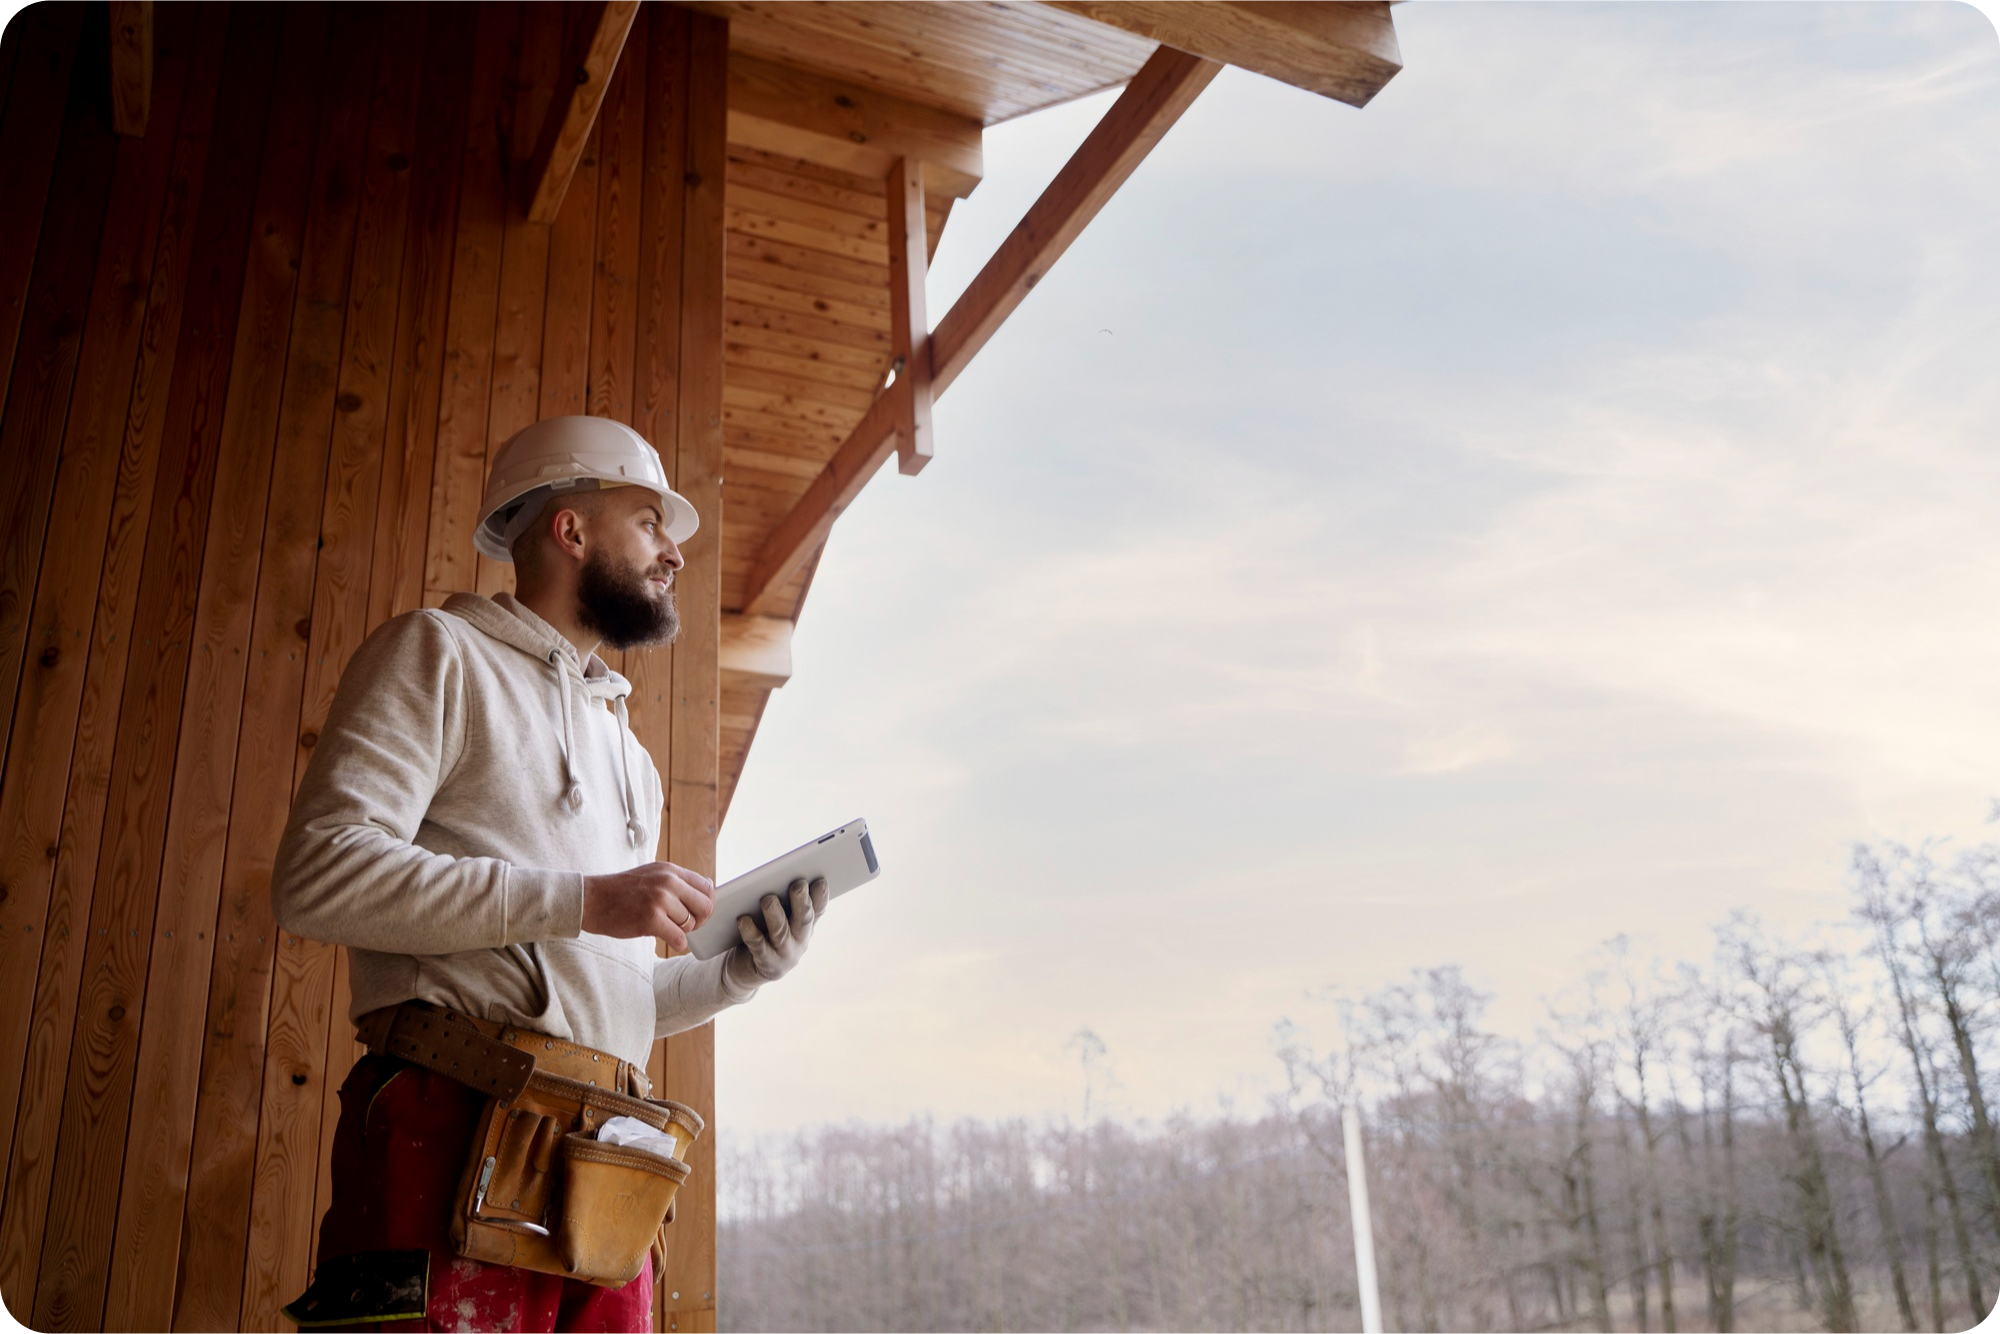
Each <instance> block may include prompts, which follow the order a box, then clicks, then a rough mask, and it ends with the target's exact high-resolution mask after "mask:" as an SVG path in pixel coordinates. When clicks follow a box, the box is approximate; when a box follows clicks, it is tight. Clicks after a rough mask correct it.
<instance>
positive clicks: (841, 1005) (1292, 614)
mask: <svg viewBox="0 0 2000 1334" xmlns="http://www.w3.org/2000/svg"><path fill="white" fill-rule="evenodd" d="M1396 25H1397V29H1398V35H1399V40H1400V42H1401V45H1402V51H1403V59H1404V65H1405V68H1404V70H1403V72H1402V73H1400V74H1399V75H1397V77H1396V78H1395V79H1394V80H1393V81H1392V82H1391V83H1390V84H1389V86H1388V87H1387V88H1386V89H1385V90H1384V91H1383V92H1382V93H1381V94H1380V95H1379V96H1377V98H1376V99H1375V100H1374V102H1373V103H1371V104H1370V105H1369V106H1368V107H1367V108H1366V109H1364V110H1358V111H1357V110H1356V109H1354V108H1351V107H1347V106H1343V105H1340V104H1337V103H1334V102H1331V101H1328V100H1325V99H1322V98H1319V97H1316V96H1314V95H1312V94H1309V93H1306V92H1303V91H1300V90H1297V89H1294V88H1290V87H1287V86H1284V85H1281V84H1278V83H1275V82H1272V81H1270V80H1267V79H1263V78H1260V77H1258V76H1256V75H1252V74H1248V73H1245V72H1243V71H1240V70H1235V69H1229V70H1225V71H1224V72H1223V73H1222V74H1221V75H1220V76H1219V77H1218V78H1217V79H1216V80H1215V82H1214V83H1213V84H1212V85H1211V86H1210V87H1209V89H1208V90H1207V91H1206V92H1205V93H1203V94H1202V96H1201V98H1200V99H1199V100H1198V101H1197V102H1196V103H1195V105H1194V106H1193V108H1192V109H1191V110H1190V111H1189V112H1188V113H1187V114H1186V115H1185V116H1184V117H1183V118H1182V120H1181V121H1180V123H1179V124H1177V125H1176V126H1175V127H1174V129H1173V130H1172V131H1171V132H1170V133H1169V134H1168V135H1167V137H1166V139H1165V140H1164V142H1163V143H1162V144H1161V145H1160V147H1159V148H1158V149H1157V150H1155V152H1154V153H1153V154H1152V156H1151V157H1150V158H1148V159H1147V161H1146V162H1145V163H1144V164H1143V165H1142V166H1141V168H1140V169H1139V171H1138V172H1137V173H1136V174H1135V175H1134V176H1133V178H1132V179H1131V180H1130V181H1129V182H1128V183H1127V184H1126V185H1125V187H1124V188H1123V189H1122V190H1121V191H1120V192H1119V194H1118V195H1117V196H1116V197H1115V198H1114V199H1113V200H1112V201H1111V203H1110V204H1109V206H1107V207H1106V208H1105V210H1104V211H1103V212H1102V213H1101V214H1100V215H1099V216H1098V218H1097V219H1096V220H1095V221H1094V222H1093V223H1092V224H1091V225H1090V227H1089V229H1088V230H1087V231H1086V232H1085V233H1084V235H1083V236H1082V238H1081V239H1080V240H1079V241H1078V242H1077V243H1076V244H1075V245H1074V246H1073V247H1072V248H1071V250H1070V251H1069V252H1068V253H1067V254H1066V255H1065V256H1064V257H1063V259H1062V260H1061V261H1060V262H1059V263H1058V264H1057V265H1056V267H1055V268H1054V270H1053V271H1052V272H1051V274H1050V275H1049V276H1048V277H1047V278H1046V279H1045V280H1044V281H1043V282H1042V283H1041V284H1040V285H1039V286H1038V287H1037V288H1036V290H1035V291H1034V292H1033V294H1032V295H1031V296H1030V297H1029V298H1028V300H1027V301H1026V302H1025V303H1024V304H1023V305H1022V306H1021V307H1020V309H1019V310H1018V311H1017V312H1016V313H1015V314H1014V316H1013V317H1012V318H1011V319H1010V320H1009V321H1008V323H1007V324H1006V326H1005V327H1004V328H1003V329H1002V330H1001V331H1000V333H999V334H998V336H996V337H995V338H994V340H993V341H992V342H991V344H989V345H988V346H987V348H986V349H985V350H984V351H983V352H982V353H981V354H980V355H979V358H978V359H977V360H976V361H975V362H974V363H973V364H972V367H971V369H970V370H968V371H967V372H966V373H965V375H964V376H963V377H962V378H961V379H960V380H959V381H958V382H957V383H956V384H955V385H954V386H953V387H952V389H951V392H950V393H949V394H948V395H947V396H946V397H945V398H943V399H942V400H940V402H939V404H938V408H937V457H936V459H935V460H934V461H933V462H932V464H931V465H930V467H929V468H928V469H927V470H926V471H925V472H924V473H923V474H922V475H921V476H919V477H916V478H905V477H901V476H898V475H896V473H895V471H894V469H893V468H890V469H889V470H888V471H887V472H886V473H885V474H884V475H882V476H880V477H878V478H876V479H875V481H874V482H873V483H872V484H871V485H870V486H869V487H868V488H867V490H866V491H865V492H864V493H863V494H862V496H861V498H860V499H859V500H858V501H857V502H856V503H855V505H854V506H853V507H852V508H851V509H850V510H849V511H848V512H847V514H846V515H845V516H844V517H843V518H842V519H841V521H840V523H839V525H838V527H837V528H836V529H835V531H834V533H833V536H832V539H831V541H830V543H829V545H828V547H827V550H826V554H825V557H824V560H823V561H822V563H821V565H820V567H819V571H818V574H817V577H816V579H815V581H814V584H813V589H812V593H811V597H810V599H809V601H808V603H807V606H806V609H805V613H804V616H803V618H802V620H801V621H800V623H799V627H798V631H797V637H796V641H795V644H794V672H795V675H794V677H793V679H792V681H791V682H790V683H789V684H788V685H787V686H786V687H785V688H784V689H782V690H780V691H778V692H776V693H775V694H774V695H773V696H772V698H771V702H770V705H769V708H768V710H767V712H766V713H765V716H764V720H763V724H762V727H761V729H760V731H759V733H758V736H757V740H756V743H755V746H754V747H753V749H752V751H751V755H750V759H749V763H748V766H747V767H746V769H745V771H744V774H743V778H742V783H741V786H740V788H739V789H738V792H737V794H736V798H735V802H734V805H733V807H732V809H731V810H730V812H729V816H728V820H727V822H726V824H725V826H724V828H723V831H722V839H721V849H720V862H721V870H722V871H723V872H724V873H725V874H731V873H735V872H738V871H742V870H746V869H748V868H749V867H751V866H753V865H755V864H756V863H758V862H761V861H763V860H765V859H767V858H768V857H771V856H774V855H776V854H777V853H779V852H782V851H783V850H785V849H787V848H789V847H791V846H793V845H794V844H797V843H799V842H801V841H803V840H804V839H805V838H807V837H810V836H812V835H815V834H817V833H819V832H820V831H822V830H824V829H829V828H832V827H833V826H834V825H835V824H837V823H840V822H841V821H844V820H847V819H850V818H852V817H854V816H857V815H859V816H863V817H865V818H866V819H867V820H868V822H869V824H870V826H871V828H872V830H873V831H874V838H875V843H876V846H877V848H878V850H879V852H880V854H881V858H882V863H883V871H882V874H881V876H880V878H879V879H878V880H877V881H875V882H874V883H872V884H870V885H868V886H867V887H866V888H864V889H861V890H858V891H856V892H855V893H853V894H852V895H849V896H848V897H846V898H843V899H841V900H840V901H838V902H837V903H836V904H835V905H834V906H833V909H832V910H831V911H830V912H829V914H828V915H827V917H826V919H825V921H824V922H823V924H822V926H821V929H820V931H819V933H818V935H817V937H816V938H815V940H814V943H813V945H812V948H811V952H810V954H809V956H808V958H807V961H806V963H805V964H804V966H803V967H802V968H801V969H800V970H799V972H797V973H795V974H794V975H792V976H791V977H789V978H787V979H785V980H784V981H783V982H782V983H779V984H777V985H774V986H771V987H769V988H767V989H766V991H765V992H764V993H763V994H762V995H760V996H759V997H758V999H757V1000H756V1001H755V1002H754V1003H752V1004H750V1005H749V1006H746V1007H744V1008H743V1009H742V1010H739V1011H736V1012H732V1013H730V1014H728V1015H726V1016H724V1017H723V1018H722V1019H721V1020H720V1021H719V1025H718V1072H717V1074H718V1103H717V1106H718V1115H719V1120H720V1123H721V1125H722V1126H724V1127H727V1128H729V1133H731V1134H744V1135H751V1134H763V1133H775V1132H784V1131H788V1130H792V1129H796V1128H801V1127H805V1126H811V1125H817V1124H822V1123H826V1122H834V1121H849V1120H859V1121H866V1122H892V1121H900V1120H903V1119H905V1118H908V1117H912V1116H924V1115H928V1116H934V1117H936V1118H938V1119H940V1120H950V1119H953V1118H957V1117H961V1116H979V1117H996V1116H1029V1117H1043V1116H1053V1117H1061V1116H1070V1117H1075V1116H1078V1115H1079V1114H1080V1113H1081V1110H1082V1108H1081V1103H1082V1098H1083V1093H1084V1074H1083V1071H1082V1068H1081V1062H1080V1047H1079V1045H1078V1043H1077V1042H1076V1040H1075V1039H1076V1035H1077V1034H1078V1033H1079V1031H1081V1030H1084V1029H1088V1030H1090V1031H1091V1032H1093V1033H1095V1034H1096V1035H1098V1037H1099V1038H1100V1039H1101V1040H1102V1042H1103V1044H1104V1048H1105V1058H1104V1059H1105V1062H1106V1069H1107V1070H1108V1076H1109V1084H1108V1087H1106V1086H1102V1085H1101V1086H1100V1087H1099V1088H1098V1090H1097V1093H1096V1096H1097V1098H1098V1099H1099V1101H1098V1102H1097V1103H1096V1109H1097V1110H1098V1111H1101V1112H1108V1113H1110V1114H1114V1115H1120V1116H1126V1117H1134V1118H1152V1119H1158V1118H1162V1117H1165V1116H1167V1115H1170V1114H1172V1113H1173V1112H1175V1111H1177V1110H1187V1111H1192V1112H1195V1113H1198V1114H1200V1113H1207V1112H1213V1111H1215V1110H1217V1109H1218V1108H1223V1107H1235V1108H1237V1109H1238V1110H1243V1111H1254V1110H1255V1109H1256V1108H1257V1107H1258V1106H1260V1105H1261V1100H1262V1099H1263V1098H1264V1097H1265V1096H1266V1095H1267V1094H1268V1093H1269V1092H1271V1091H1273V1090H1274V1089H1275V1088H1276V1087H1277V1085H1278V1083H1279V1080H1280V1077H1281V1068H1280V1066H1279V1063H1278V1061H1277V1060H1276V1058H1275V1056H1274V1046H1273V1041H1272V1031H1273V1025H1274V1024H1276V1023H1277V1022H1278V1021H1279V1020H1280V1019H1284V1018H1289V1019H1292V1020H1294V1021H1296V1022H1299V1023H1301V1024H1303V1025H1306V1026H1307V1027H1308V1030H1309V1031H1310V1026H1311V1024H1313V1023H1314V1022H1315V1018H1314V1016H1315V1015H1316V1014H1318V1015H1321V1016H1322V1017H1323V1014H1324V1011H1325V1008H1326V1007H1325V996H1326V994H1327V991H1328V989H1329V988H1336V987H1337V988H1342V989H1344V990H1346V991H1347V992H1349V993H1350V994H1351V993H1356V992H1364V991H1367V990H1370V989H1372V988H1375V987H1379V986H1382V985H1384V984H1386V983H1388V982H1392V981H1395V980H1397V979H1399V978H1401V977H1402V976H1404V975H1405V974H1407V973H1408V972H1409V970H1411V969H1412V968H1417V967H1423V966H1430V965H1436V964H1446V963H1453V964H1459V965H1461V966H1463V968H1464V969H1465V970H1466V973H1467V974H1468V976H1469V977H1470V978H1471V979H1472V980H1473V981H1474V982H1475V983H1477V984H1479V985H1481V986H1483V987H1485V988H1488V989H1490V990H1492V991H1493V992H1494V993H1496V995H1497V996H1498V997H1499V999H1498V1000H1497V1002H1496V1004H1495V1006H1494V1009H1493V1011H1492V1016H1491V1017H1492V1021H1493V1023H1494V1024H1495V1025H1496V1026H1497V1027H1499V1028H1500V1029H1502V1030H1503V1031H1507V1032H1511V1033H1514V1034H1517V1035H1520V1036H1524V1037H1525V1036H1528V1035H1529V1034H1531V1033H1532V1031H1533V1028H1534V1026H1535V1023H1536V1021H1537V1018H1538V1017H1539V1015H1540V1013H1541V1002H1542V998H1543V997H1544V996H1547V995H1551V994H1553V993H1555V992H1557V991H1559V990H1561V989H1563V988H1564V987H1565V986H1567V985H1568V984H1569V983H1571V982H1572V981H1573V980H1574V979H1575V978H1576V977H1578V976H1579V975H1580V974H1581V972H1582V971H1583V969H1584V968H1585V967H1586V962H1585V961H1586V958H1587V957H1588V956H1589V955H1590V954H1591V953H1592V951H1593V950H1594V949H1595V948H1596V947H1597V946H1598V945H1599V944H1600V943H1601V942H1603V941H1604V940H1606V939H1607V938H1609V937H1611V936H1613V935H1616V934H1619V933H1625V934H1629V935H1630V936H1632V937H1633V938H1634V940H1635V942H1637V944H1638V946H1639V948H1641V949H1642V950H1646V951H1657V952H1658V953H1660V954H1662V955H1664V956H1666V957H1668V958H1697V957H1702V956H1705V955H1706V953H1707V952H1708V949H1709V944H1710V939H1711V937H1710V934H1709V932H1710V927H1711V925H1712V924H1714V923H1715V922H1717V921H1719V920H1720V919H1722V918H1723V917H1724V916H1725V915H1726V914H1727V913H1728V912H1729V911H1730V910H1731V909H1733V908H1737V907H1748V908H1752V909H1754V910H1756V911H1757V912H1758V913H1760V914H1761V915H1762V916H1763V917H1764V918H1765V919H1766V920H1767V921H1769V922H1771V923H1773V924H1774V925H1777V926H1779V927H1782V928H1787V929H1792V928H1800V927H1804V926H1805V925H1807V924H1809V923H1811V922H1814V921H1816V920H1821V919H1827V918H1833V917H1837V916H1839V915H1841V914H1842V913H1843V912H1844V911H1845V901H1846V900H1845V893H1846V891H1845V888H1844V885H1843V868H1844V865H1845V862H1846V858H1847V855H1848V849H1849V848H1850V847H1851V845H1852V844H1853V843H1854V842H1855V841H1856V840H1872V839H1880V838H1898V839H1904V840H1919V839H1923V838H1926V837H1933V836H1936V837H1950V838H1953V839H1955V840H1957V841H1959V842H1961V843H1963V842H1969V841H1978V840H1981V839H1984V838H1992V837H1996V836H2000V827H1996V826H1993V825H1989V824H1987V823H1986V818H1987V816H1988V813H1989V810H1991V809H1992V806H1991V802H1992V799H1993V798H1995V797H1996V796H2000V690H1996V689H1995V682H1996V680H2000V621H1996V618H1995V617H1994V616H1993V614H1992V610H1993V608H1994V607H1995V605H1996V601H2000V541H1996V534H2000V449H1996V444H2000V390H1996V386H1995V380H1994V376H1993V374H1992V370H1991V368H1992V367H1993V366H1994V365H1996V364H2000V245H1997V244H1996V241H2000V172H1996V170H1995V168H1996V166H2000V40H1996V35H1995V30H1994V27H1993V25H1992V23H1991V22H1990V21H1989V20H1988V19H1987V18H1986V17H1985V16H1984V15H1982V13H1981V12H1980V11H1979V10H1976V9H1973V8H1970V7H1967V6H1963V5H1954V4H1925V3H1907V4H1903V3H1898V4H1839V5H1825V4H1811V3H1804V4H1783V5H1757V4H1746V5H1707V4H1674V5H1649V4H1617V5H1599V4H1563V5H1534V4H1508V5H1478V4H1472V5H1464V4H1453V3H1440V2H1434V0H1424V2H1423V3H1413V4H1406V5H1402V6H1399V7H1398V8H1397V10H1396ZM1110 100H1111V97H1110V95H1103V96H1099V97H1094V98H1089V99H1085V100H1084V101H1081V102H1078V103H1074V104H1071V105H1069V106H1066V107H1061V108H1056V109H1052V110H1049V111H1046V112H1042V113H1038V114H1036V115H1033V116H1029V117H1025V118H1022V119H1021V120H1019V121H1016V122H1012V123H1009V124H1005V125H1001V126H997V127H994V128H993V129H991V130H989V131H988V134H987V140H986V142H987V159H986V160H987V175H986V179H985V181H984V183H983V184H982V185H981V186H980V187H979V189H978V191H977V192H976V193H975V194H974V195H973V196H972V198H971V199H969V200H966V201H963V202H962V203H960V205H959V206H958V207H957V208H956V209H955V210H954V212H953V214H952V217H951V221H950V223H949V225H948V227H947V229H946V232H945V237H944V241H943V243H942V245H941V246H940V249H939V253H938V256H937V260H936V263H935V266H934V268H933V270H932V273H931V278H930V289H929V302H930V309H931V313H932V319H933V322H935V320H936V318H937V317H938V316H939V315H941V314H942V313H943V312H944V311H945V310H946V309H948V308H949V305H950V302H951V300H952V299H953V298H954V297H955V296H956V295H957V293H958V292H959V291H960V290H961V289H962V288H963V287H964V286H965V284H966V283H967V282H968V281H969V280H970V279H971V277H972V275H973V274H974V273H975V272H977V270H978V268H979V266H980V264H981V263H983V262H984V260H985V258H986V256H987V255H988V254H990V253H991V251H992V249H993V248H994V246H995V245H997V244H998V242H999V240H1000V238H1001V237H1003V236H1004V235H1005V234H1006V232H1007V231H1008V230H1009V229H1010V228H1011V227H1012V226H1013V225H1014V223H1015V222H1016V221H1017V220H1018V218H1019V217H1020V215H1021V213H1022V212H1023V211H1024V210H1025V209H1026V207H1027V205H1028V204H1029V203H1030V202H1031V201H1032V200H1033V198H1034V197H1035V196H1036V194H1038V193H1039V191H1040V190H1041V188H1042V186H1043V185H1044V184H1046V182H1047V181H1048V179H1049V178H1050V177H1052V176H1053V175H1054V173H1055V172H1056V170H1057V169H1058V168H1059V167H1060V166H1061V164H1062V162H1063V161H1064V160H1065V159H1066V158H1067V156H1068V154H1069V153H1070V152H1071V151H1072V150H1073V149H1074V148H1075V146H1076V145H1077V144H1078V143H1080V142H1081V141H1082V138H1083V136H1084V135H1085V134H1086V133H1087V132H1088V130H1089V128H1090V126H1091V125H1092V124H1093V123H1094V122H1095V120H1096V118H1097V117H1098V116H1099V115H1101V114H1102V112H1103V109H1104V108H1105V107H1106V106H1108V105H1109V103H1110Z"/></svg>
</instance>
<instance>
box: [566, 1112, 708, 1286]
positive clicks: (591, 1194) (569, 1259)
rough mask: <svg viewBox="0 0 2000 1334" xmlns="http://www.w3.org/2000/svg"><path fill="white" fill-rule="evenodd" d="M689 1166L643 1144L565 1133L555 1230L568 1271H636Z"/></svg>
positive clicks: (620, 1276) (619, 1277) (617, 1276)
mask: <svg viewBox="0 0 2000 1334" xmlns="http://www.w3.org/2000/svg"><path fill="white" fill-rule="evenodd" d="M691 1170H693V1169H691V1168H689V1166H688V1165H687V1164H686V1163H683V1162H677V1161H676V1160H674V1159H672V1158H662V1157H660V1156H659V1155H658V1154H653V1153H647V1152H645V1151H644V1150H642V1149H631V1148H626V1147H625V1146H624V1145H620V1144H603V1143H600V1142H598V1141H597V1140H594V1139H588V1138H586V1137H584V1136H582V1135H569V1136H566V1137H564V1139H563V1175H564V1178H565V1181H564V1187H563V1189H564V1190H565V1192H566V1197H565V1199H564V1203H563V1211H562V1226H561V1227H560V1228H559V1229H558V1230H557V1232H556V1242H557V1245H558V1248H559V1249H560V1250H561V1252H562V1261H563V1264H564V1265H565V1266H567V1267H568V1269H569V1271H570V1272H571V1273H574V1274H583V1275H588V1276H595V1275H598V1274H603V1275H607V1276H609V1277H610V1279H611V1280H612V1281H613V1282H617V1283H623V1282H625V1281H627V1280H628V1279H632V1278H635V1277H637V1275H638V1273H639V1267H640V1266H641V1265H642V1264H644V1263H645V1261H646V1256H647V1254H648V1253H649V1252H650V1251H651V1250H652V1247H653V1238H654V1237H655V1236H656V1235H658V1233H659V1231H660V1224H661V1223H662V1222H664V1221H665V1220H666V1217H667V1209H668V1208H669V1207H670V1206H671V1205H672V1204H673V1202H674V1192H676V1191H678V1190H679V1189H680V1188H681V1183H682V1182H684V1181H686V1180H687V1179H688V1173H689V1172H690V1171H691Z"/></svg>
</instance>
